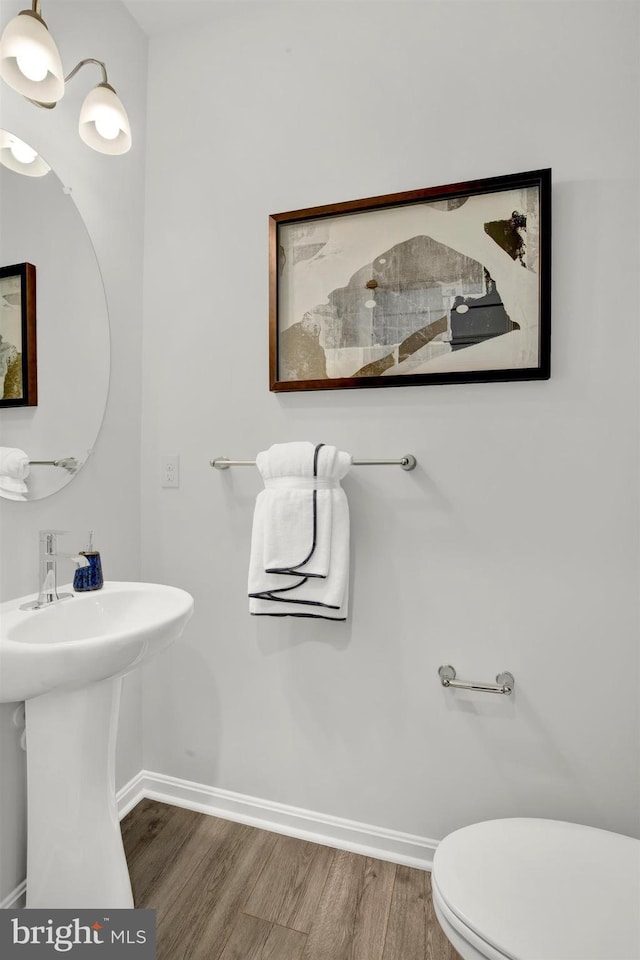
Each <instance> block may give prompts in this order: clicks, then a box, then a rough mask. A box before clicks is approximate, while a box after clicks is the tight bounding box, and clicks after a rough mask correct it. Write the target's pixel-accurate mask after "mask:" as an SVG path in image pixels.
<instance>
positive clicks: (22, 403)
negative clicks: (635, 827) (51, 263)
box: [0, 263, 38, 407]
mask: <svg viewBox="0 0 640 960" xmlns="http://www.w3.org/2000/svg"><path fill="white" fill-rule="evenodd" d="M5 312H6V313H5ZM0 384H1V386H2V389H0V407H35V406H37V403H38V364H37V343H36V268H35V267H34V265H33V264H32V263H15V264H13V265H12V266H9V267H0Z"/></svg>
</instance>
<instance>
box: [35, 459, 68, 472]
mask: <svg viewBox="0 0 640 960" xmlns="http://www.w3.org/2000/svg"><path fill="white" fill-rule="evenodd" d="M29 463H30V464H31V466H32V467H62V468H63V470H68V471H69V473H75V472H76V470H77V469H78V467H79V466H80V464H79V463H78V461H77V459H76V458H75V457H63V458H62V459H60V460H29Z"/></svg>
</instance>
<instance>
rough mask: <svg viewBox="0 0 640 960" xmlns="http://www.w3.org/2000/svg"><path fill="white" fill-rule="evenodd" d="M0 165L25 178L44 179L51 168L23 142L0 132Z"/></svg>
mask: <svg viewBox="0 0 640 960" xmlns="http://www.w3.org/2000/svg"><path fill="white" fill-rule="evenodd" d="M0 163H1V164H2V165H3V166H4V167H8V168H9V170H13V171H14V172H15V173H21V174H23V176H25V177H45V176H46V175H47V174H48V173H49V171H50V170H51V167H50V166H49V164H48V163H46V162H45V161H44V160H43V159H42V157H41V156H40V154H39V153H36V151H35V150H34V149H33V147H30V146H29V144H28V143H25V142H24V140H20V139H18V137H16V136H14V135H13V134H12V133H9V132H8V131H7V130H0Z"/></svg>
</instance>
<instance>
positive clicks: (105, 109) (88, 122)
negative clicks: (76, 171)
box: [78, 83, 131, 155]
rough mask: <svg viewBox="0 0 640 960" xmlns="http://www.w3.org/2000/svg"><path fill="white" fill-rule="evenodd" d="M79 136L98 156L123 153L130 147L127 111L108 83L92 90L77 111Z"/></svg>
mask: <svg viewBox="0 0 640 960" xmlns="http://www.w3.org/2000/svg"><path fill="white" fill-rule="evenodd" d="M78 129H79V132H80V136H81V137H82V139H83V140H84V142H85V143H86V144H87V145H88V146H90V147H91V148H92V149H93V150H97V151H98V152H99V153H109V154H112V155H115V154H119V153H126V152H127V150H129V149H130V148H131V127H130V126H129V118H128V116H127V111H126V110H125V108H124V107H123V105H122V102H121V101H120V99H119V98H118V96H117V95H116V92H115V90H114V89H113V87H111V86H110V85H109V84H108V83H100V84H98V86H97V87H94V88H93V90H91V91H90V92H89V93H88V94H87V96H86V98H85V101H84V103H83V104H82V109H81V111H80V124H79V128H78Z"/></svg>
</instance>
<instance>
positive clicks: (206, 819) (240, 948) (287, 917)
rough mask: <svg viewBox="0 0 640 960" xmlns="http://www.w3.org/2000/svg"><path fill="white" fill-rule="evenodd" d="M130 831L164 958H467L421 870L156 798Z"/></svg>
mask: <svg viewBox="0 0 640 960" xmlns="http://www.w3.org/2000/svg"><path fill="white" fill-rule="evenodd" d="M121 828H122V838H123V842H124V847H125V852H126V855H127V862H128V864H129V871H130V874H131V883H132V886H133V895H134V899H135V905H136V907H151V908H154V909H155V910H157V921H158V926H157V934H158V960H460V958H459V956H458V954H457V953H456V951H455V950H454V949H453V947H452V946H451V945H450V944H449V942H448V940H447V939H446V937H445V936H444V934H443V933H442V931H441V929H440V926H439V924H438V921H437V920H436V917H435V914H434V912H433V903H432V899H431V885H430V875H429V874H428V873H425V872H424V871H422V870H413V869H411V868H410V867H402V866H396V865H395V864H393V863H387V862H385V861H382V860H374V859H372V858H370V857H363V856H360V855H358V854H355V853H347V852H345V851H343V850H334V849H333V848H332V847H324V846H320V845H319V844H315V843H308V842H307V841H304V840H295V839H293V838H291V837H285V836H281V835H279V834H276V833H269V832H267V831H265V830H258V829H256V828H255V827H249V826H246V825H245V824H241V823H232V822H231V821H228V820H220V819H218V818H217V817H210V816H207V815H206V814H202V813H194V812H193V811H190V810H182V809H181V808H180V807H173V806H169V805H168V804H165V803H158V802H157V801H155V800H142V801H141V802H140V803H139V804H138V805H137V806H136V807H135V808H134V809H133V810H132V811H131V812H130V813H129V814H128V815H127V816H126V817H125V818H124V820H123V821H122V824H121Z"/></svg>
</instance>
